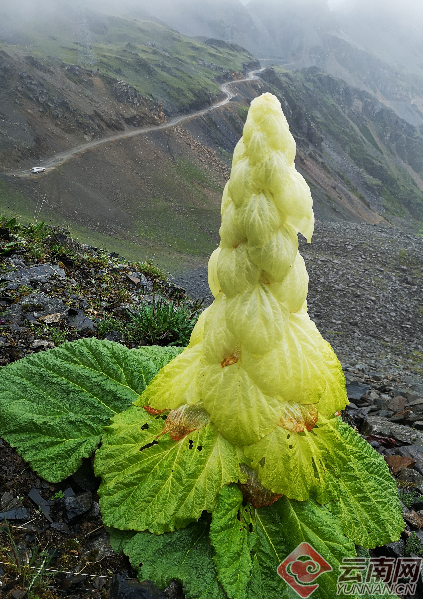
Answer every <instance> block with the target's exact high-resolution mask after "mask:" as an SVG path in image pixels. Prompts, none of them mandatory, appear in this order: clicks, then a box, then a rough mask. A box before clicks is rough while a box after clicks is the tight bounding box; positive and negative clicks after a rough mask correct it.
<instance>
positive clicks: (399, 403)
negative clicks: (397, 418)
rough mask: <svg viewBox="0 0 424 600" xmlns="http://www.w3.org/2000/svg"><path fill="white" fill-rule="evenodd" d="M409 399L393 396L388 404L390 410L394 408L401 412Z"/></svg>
mask: <svg viewBox="0 0 424 600" xmlns="http://www.w3.org/2000/svg"><path fill="white" fill-rule="evenodd" d="M406 403H407V400H406V398H404V397H403V396H395V397H394V398H391V399H390V400H389V401H388V402H387V404H386V406H387V408H388V409H389V410H393V411H394V412H400V411H401V410H403V409H404V408H405V406H406Z"/></svg>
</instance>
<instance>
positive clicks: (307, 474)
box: [243, 417, 349, 503]
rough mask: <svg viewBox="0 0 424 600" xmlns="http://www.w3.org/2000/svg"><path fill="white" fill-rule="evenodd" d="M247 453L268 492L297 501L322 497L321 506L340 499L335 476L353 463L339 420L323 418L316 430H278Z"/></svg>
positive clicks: (320, 419) (250, 448) (254, 445)
mask: <svg viewBox="0 0 424 600" xmlns="http://www.w3.org/2000/svg"><path fill="white" fill-rule="evenodd" d="M243 450H244V453H245V455H246V457H247V458H248V459H249V460H250V465H251V467H252V468H254V469H257V470H258V476H259V480H260V482H261V483H262V485H263V486H264V487H266V488H267V489H268V490H271V491H273V492H275V493H277V494H284V495H285V496H287V497H288V498H293V499H295V500H308V499H309V498H310V497H311V496H313V494H319V499H320V502H321V503H323V502H329V501H330V500H333V499H335V498H337V497H338V489H337V482H336V479H335V475H337V472H338V471H339V470H340V468H341V466H342V465H344V464H345V463H347V462H348V460H349V454H348V448H346V447H345V444H344V442H343V440H342V438H341V436H340V433H339V431H338V422H337V419H330V420H328V421H327V420H326V419H324V418H323V417H320V418H319V420H318V423H317V424H316V426H315V427H314V428H313V429H312V431H305V432H303V431H302V432H295V431H288V430H287V429H283V428H282V427H275V429H274V430H273V431H272V432H271V433H270V434H268V435H267V436H265V437H263V438H262V439H261V440H260V441H259V442H257V443H256V444H252V445H251V446H245V447H244V448H243ZM329 481H331V485H329Z"/></svg>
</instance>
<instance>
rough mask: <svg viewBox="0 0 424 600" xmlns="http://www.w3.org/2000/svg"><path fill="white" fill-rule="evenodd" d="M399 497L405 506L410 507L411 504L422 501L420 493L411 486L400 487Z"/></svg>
mask: <svg viewBox="0 0 424 600" xmlns="http://www.w3.org/2000/svg"><path fill="white" fill-rule="evenodd" d="M399 499H400V501H401V502H402V504H404V505H405V506H406V507H407V508H411V506H412V505H413V504H419V503H422V501H423V497H422V495H421V494H420V493H419V492H418V491H417V490H414V489H411V488H401V489H400V490H399Z"/></svg>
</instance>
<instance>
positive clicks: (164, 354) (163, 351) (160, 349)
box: [132, 346, 184, 379]
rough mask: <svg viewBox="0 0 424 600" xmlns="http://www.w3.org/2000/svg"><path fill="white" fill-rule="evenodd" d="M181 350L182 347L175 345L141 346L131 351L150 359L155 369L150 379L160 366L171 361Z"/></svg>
mask: <svg viewBox="0 0 424 600" xmlns="http://www.w3.org/2000/svg"><path fill="white" fill-rule="evenodd" d="M183 350H184V348H180V347H177V346H142V347H141V348H137V349H135V350H132V352H134V354H140V355H142V356H144V357H145V358H147V359H148V360H151V361H152V363H153V364H154V366H155V369H156V371H155V372H154V373H153V374H152V376H151V379H153V377H154V376H155V375H156V373H157V372H158V371H160V370H161V369H162V367H164V366H165V365H167V364H168V363H169V362H171V360H173V359H174V358H175V357H176V356H178V354H181V352H182V351H183Z"/></svg>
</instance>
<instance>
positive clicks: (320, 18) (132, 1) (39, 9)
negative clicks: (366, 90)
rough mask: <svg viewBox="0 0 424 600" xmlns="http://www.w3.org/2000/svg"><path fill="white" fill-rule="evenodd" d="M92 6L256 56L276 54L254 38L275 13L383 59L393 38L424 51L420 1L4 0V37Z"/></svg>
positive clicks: (0, 7) (262, 34) (0, 19)
mask: <svg viewBox="0 0 424 600" xmlns="http://www.w3.org/2000/svg"><path fill="white" fill-rule="evenodd" d="M90 10H93V11H98V12H101V13H107V14H112V15H115V16H122V17H125V18H144V19H149V18H150V19H151V18H153V19H155V20H159V21H161V22H163V23H164V24H166V25H168V26H170V27H172V28H174V29H176V30H177V31H179V32H180V33H183V34H186V35H198V36H207V37H220V38H221V39H224V40H225V41H229V42H234V43H238V44H239V45H242V46H245V47H246V48H248V49H249V50H250V51H251V52H253V53H254V54H256V55H257V56H258V53H259V52H261V50H260V48H262V49H263V50H266V52H268V55H269V56H271V55H272V54H273V52H272V43H273V41H272V39H271V40H267V44H263V45H262V46H260V43H258V40H257V39H256V40H255V38H259V42H260V41H261V40H262V41H264V42H265V38H266V35H267V33H266V32H267V27H268V29H269V23H272V22H273V20H274V16H275V23H276V24H279V23H281V22H282V21H283V22H284V15H285V14H286V13H287V14H288V13H290V14H291V15H295V16H296V14H298V15H299V18H298V21H295V22H294V23H295V25H296V26H299V27H301V26H302V21H303V20H305V19H306V20H308V19H309V24H308V26H309V28H310V30H311V31H312V30H313V29H314V28H315V29H317V30H318V29H319V28H324V29H326V30H327V31H339V32H342V34H343V35H345V36H346V35H347V36H348V38H349V39H352V40H353V43H355V42H356V43H357V45H359V46H363V47H364V48H365V49H368V50H369V51H371V52H375V51H376V45H379V47H380V48H381V52H378V49H377V53H378V54H379V55H380V58H381V55H382V54H385V53H390V38H391V37H392V38H393V39H394V40H395V41H396V44H397V45H400V46H402V45H403V43H404V44H405V46H406V47H409V48H411V47H412V45H413V47H414V53H415V55H418V54H420V53H421V50H422V47H421V38H422V12H423V10H422V0H402V2H400V1H399V0H13V1H8V0H0V42H1V41H2V40H3V41H9V38H10V37H11V35H12V32H15V33H16V32H17V33H19V31H20V30H21V29H23V28H25V26H26V25H27V24H28V23H32V24H33V26H34V23H37V22H40V21H41V20H42V21H43V24H44V26H45V24H46V23H47V24H48V22H49V20H50V19H55V18H56V17H60V18H61V19H62V21H63V19H64V18H66V15H70V16H71V15H72V14H73V15H75V14H77V13H81V12H84V11H85V12H87V11H90ZM315 18H317V22H316V23H315V21H314V19H315ZM276 26H278V27H279V26H280V25H276ZM362 30H363V31H362ZM374 34H375V35H374ZM284 35H287V30H286V32H285V33H284ZM384 36H385V37H384ZM280 37H281V36H280ZM373 37H375V39H373ZM383 38H384V39H383ZM386 38H387V39H386ZM255 43H256V45H255ZM396 44H395V46H396ZM263 50H262V51H263ZM400 50H401V52H402V49H401V48H400ZM394 52H397V48H396V47H394V50H393V51H392V55H393V53H394ZM274 54H278V52H276V53H274ZM402 66H403V67H404V66H405V60H403V62H402Z"/></svg>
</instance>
